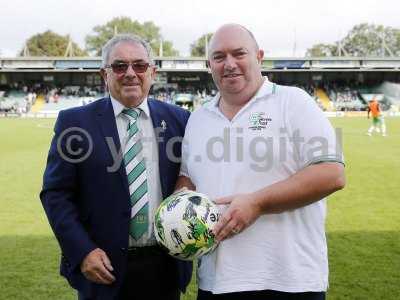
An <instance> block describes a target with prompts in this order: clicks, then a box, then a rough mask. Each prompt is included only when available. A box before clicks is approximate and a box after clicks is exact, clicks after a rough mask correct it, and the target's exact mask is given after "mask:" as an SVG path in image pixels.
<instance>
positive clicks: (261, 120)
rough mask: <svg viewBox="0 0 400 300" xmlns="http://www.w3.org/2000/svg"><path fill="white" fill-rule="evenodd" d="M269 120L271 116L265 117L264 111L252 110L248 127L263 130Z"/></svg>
mask: <svg viewBox="0 0 400 300" xmlns="http://www.w3.org/2000/svg"><path fill="white" fill-rule="evenodd" d="M271 121H272V119H271V118H267V117H265V113H264V112H253V113H251V114H250V117H249V129H251V130H264V129H265V128H267V125H268V123H269V122H271Z"/></svg>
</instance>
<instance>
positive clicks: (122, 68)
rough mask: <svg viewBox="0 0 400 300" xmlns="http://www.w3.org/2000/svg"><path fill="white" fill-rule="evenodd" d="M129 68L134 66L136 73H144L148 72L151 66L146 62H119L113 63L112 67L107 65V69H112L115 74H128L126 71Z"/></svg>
mask: <svg viewBox="0 0 400 300" xmlns="http://www.w3.org/2000/svg"><path fill="white" fill-rule="evenodd" d="M129 66H132V69H133V71H135V73H144V72H146V71H147V69H148V68H149V66H150V64H149V63H144V62H133V63H127V62H118V63H113V64H111V65H107V66H105V68H111V69H112V70H113V72H114V73H115V74H124V73H126V71H128V68H129Z"/></svg>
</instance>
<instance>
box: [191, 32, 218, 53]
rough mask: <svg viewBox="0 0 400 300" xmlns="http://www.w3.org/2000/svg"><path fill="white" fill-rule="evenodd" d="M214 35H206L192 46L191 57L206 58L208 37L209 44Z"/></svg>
mask: <svg viewBox="0 0 400 300" xmlns="http://www.w3.org/2000/svg"><path fill="white" fill-rule="evenodd" d="M212 36H213V33H206V34H203V35H202V36H201V37H199V38H198V39H197V40H196V41H195V42H193V44H191V45H190V55H191V56H199V57H204V56H205V55H206V52H205V46H206V37H207V42H209V41H210V40H211V37H212Z"/></svg>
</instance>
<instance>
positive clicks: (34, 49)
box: [19, 30, 87, 56]
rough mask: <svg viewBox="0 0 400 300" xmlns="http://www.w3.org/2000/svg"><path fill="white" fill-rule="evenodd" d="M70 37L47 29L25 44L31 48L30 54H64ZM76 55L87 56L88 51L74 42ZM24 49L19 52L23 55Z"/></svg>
mask: <svg viewBox="0 0 400 300" xmlns="http://www.w3.org/2000/svg"><path fill="white" fill-rule="evenodd" d="M69 41H70V37H69V36H68V35H66V36H63V35H59V34H57V33H54V32H52V31H51V30H47V31H45V32H43V33H38V34H35V35H33V36H32V37H30V38H29V39H27V40H26V42H25V44H24V48H25V45H26V46H27V48H28V50H29V54H30V56H64V55H65V51H66V50H67V47H68V43H69ZM72 47H73V52H74V56H85V55H87V53H86V51H84V50H82V49H81V48H79V46H78V45H77V44H76V43H74V42H72ZM23 53H24V49H22V50H21V51H20V52H19V55H23Z"/></svg>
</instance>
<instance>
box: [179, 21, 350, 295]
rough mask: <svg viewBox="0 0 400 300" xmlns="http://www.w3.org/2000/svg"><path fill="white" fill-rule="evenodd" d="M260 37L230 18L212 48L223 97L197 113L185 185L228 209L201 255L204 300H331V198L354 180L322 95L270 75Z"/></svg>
mask: <svg viewBox="0 0 400 300" xmlns="http://www.w3.org/2000/svg"><path fill="white" fill-rule="evenodd" d="M262 59H263V51H262V50H261V49H259V47H258V45H257V42H256V41H255V39H254V36H253V35H252V33H251V32H250V31H249V30H247V29H246V28H244V27H243V26H240V25H236V24H228V25H224V26H222V27H221V28H220V29H218V30H217V31H216V32H215V34H214V36H213V37H212V40H211V41H210V48H209V66H210V68H211V72H212V76H213V79H214V82H215V84H216V85H217V87H218V89H219V94H218V95H217V96H216V97H215V98H214V100H213V101H211V102H209V103H208V104H206V105H205V106H204V107H202V108H200V109H199V110H198V111H196V112H194V113H193V114H192V115H191V117H190V118H189V121H188V124H187V128H186V132H185V139H184V143H183V150H182V151H183V152H182V158H183V160H182V167H181V176H180V178H179V180H178V183H177V188H181V187H183V186H186V187H188V188H191V189H196V190H197V191H199V192H202V193H205V194H208V195H209V196H210V197H211V198H213V199H216V202H217V203H219V204H224V205H225V210H224V211H223V214H222V217H221V218H220V221H219V223H218V224H217V226H216V227H215V228H214V233H215V234H216V237H217V239H218V240H219V241H220V244H219V246H218V248H217V249H216V250H215V251H214V252H213V253H211V254H208V255H206V256H204V257H203V258H201V260H200V261H199V267H198V278H199V292H198V299H199V300H205V299H246V300H248V299H296V300H297V299H324V298H325V291H326V289H327V286H328V262H327V246H326V240H325V231H324V219H325V199H324V198H325V197H326V196H328V195H329V194H331V193H333V192H335V191H337V190H339V189H342V188H343V187H344V185H345V178H344V167H343V163H342V155H341V153H340V151H338V150H337V145H336V140H335V134H334V131H333V129H332V127H331V125H330V123H329V121H328V120H327V119H326V118H325V116H324V115H323V114H322V112H321V111H320V109H319V108H318V107H317V105H316V103H315V102H314V101H313V99H312V98H311V97H310V96H309V95H307V94H306V93H305V92H304V91H302V90H301V89H298V88H294V87H286V86H279V85H276V84H274V83H271V82H269V81H268V79H267V78H263V77H262V74H261V62H262Z"/></svg>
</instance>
